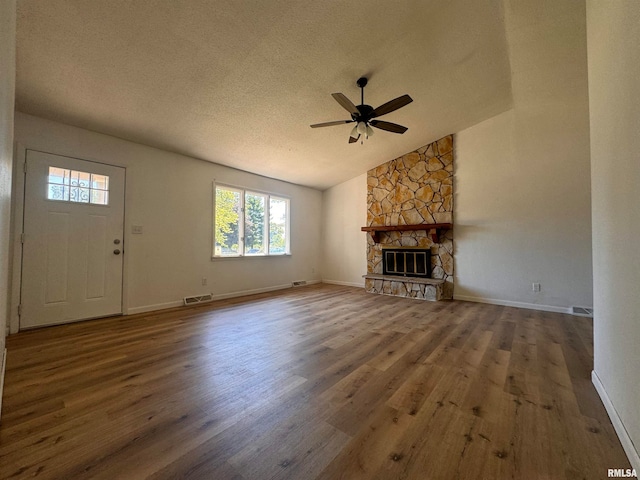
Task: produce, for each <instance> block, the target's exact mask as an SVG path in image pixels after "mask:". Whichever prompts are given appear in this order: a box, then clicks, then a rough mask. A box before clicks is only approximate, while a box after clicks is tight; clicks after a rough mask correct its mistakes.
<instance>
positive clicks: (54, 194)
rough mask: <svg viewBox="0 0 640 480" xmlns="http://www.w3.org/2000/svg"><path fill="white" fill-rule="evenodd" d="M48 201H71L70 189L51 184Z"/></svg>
mask: <svg viewBox="0 0 640 480" xmlns="http://www.w3.org/2000/svg"><path fill="white" fill-rule="evenodd" d="M47 199H48V200H62V201H69V187H65V186H64V185H52V184H49V190H48V192H47Z"/></svg>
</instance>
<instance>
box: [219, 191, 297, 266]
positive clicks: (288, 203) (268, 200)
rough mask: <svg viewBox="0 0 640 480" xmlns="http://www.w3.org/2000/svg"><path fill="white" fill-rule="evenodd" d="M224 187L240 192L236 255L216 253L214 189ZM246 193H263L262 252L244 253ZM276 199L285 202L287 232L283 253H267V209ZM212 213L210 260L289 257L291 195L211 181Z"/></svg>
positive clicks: (268, 215) (268, 214)
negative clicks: (239, 217) (263, 224)
mask: <svg viewBox="0 0 640 480" xmlns="http://www.w3.org/2000/svg"><path fill="white" fill-rule="evenodd" d="M218 187H219V188H224V189H227V190H231V191H236V192H239V193H240V200H241V207H240V208H241V211H242V218H241V220H240V221H239V222H238V223H239V224H238V236H239V238H240V239H241V240H240V242H239V245H238V251H239V253H238V254H237V255H216V234H215V232H216V190H217V188H218ZM247 193H249V194H256V195H264V196H265V197H266V202H265V226H264V228H265V231H264V237H265V238H266V239H267V243H266V247H265V249H266V252H265V253H262V254H245V253H244V249H245V245H244V238H245V237H244V227H245V223H246V219H245V201H246V195H247ZM272 198H273V199H277V200H284V201H285V202H286V216H285V232H286V233H287V235H286V237H285V251H284V253H269V240H270V234H271V232H270V229H269V223H270V222H269V217H270V211H269V209H270V208H271V199H272ZM212 203H213V214H212V216H211V218H212V221H213V225H212V229H211V235H212V245H211V247H212V251H211V260H216V261H217V260H228V259H235V258H273V257H290V256H291V197H289V196H287V195H283V194H281V193H275V192H268V191H264V190H259V189H255V188H249V187H242V186H238V185H233V184H230V183H219V182H215V181H214V182H213V202H212Z"/></svg>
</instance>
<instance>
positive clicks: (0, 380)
mask: <svg viewBox="0 0 640 480" xmlns="http://www.w3.org/2000/svg"><path fill="white" fill-rule="evenodd" d="M6 366H7V349H6V348H5V349H4V350H3V351H2V363H1V364H0V418H2V395H3V391H4V371H5V368H6Z"/></svg>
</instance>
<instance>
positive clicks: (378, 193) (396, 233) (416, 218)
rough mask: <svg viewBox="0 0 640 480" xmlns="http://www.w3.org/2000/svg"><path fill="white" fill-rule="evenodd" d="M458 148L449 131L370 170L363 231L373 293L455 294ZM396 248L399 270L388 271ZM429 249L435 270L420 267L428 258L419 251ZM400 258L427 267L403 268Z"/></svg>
mask: <svg viewBox="0 0 640 480" xmlns="http://www.w3.org/2000/svg"><path fill="white" fill-rule="evenodd" d="M453 153H454V152H453V136H452V135H448V136H446V137H443V138H441V139H440V140H438V141H436V142H433V143H431V144H429V145H425V146H424V147H422V148H419V149H418V150H415V151H413V152H410V153H407V154H406V155H403V156H402V157H400V158H396V159H394V160H391V161H389V162H387V163H383V164H382V165H379V166H378V167H376V168H373V169H371V170H369V172H368V173H367V226H366V227H363V228H362V230H364V231H367V274H366V275H364V278H365V288H366V290H367V291H368V292H371V293H380V294H385V295H395V296H400V297H411V298H419V299H423V300H441V299H450V298H452V297H453V226H452V224H453ZM390 249H393V251H395V252H397V254H396V255H394V256H393V261H394V262H395V264H394V269H393V270H392V271H390V270H389V269H388V268H387V269H386V271H384V263H386V262H383V258H384V255H386V254H387V253H388V252H389V251H391V250H390ZM425 250H426V251H429V252H430V260H429V261H430V265H429V268H427V269H426V270H429V274H425V272H424V270H425V269H423V267H421V266H420V259H421V258H424V257H420V256H419V255H415V253H416V252H420V251H425ZM398 255H400V256H398ZM390 258H391V257H388V258H387V259H390ZM399 262H404V263H403V264H402V265H401V266H402V268H403V269H404V270H406V269H409V270H421V271H420V272H418V273H419V274H417V275H415V274H414V273H416V272H406V271H402V270H399V269H398V266H399ZM407 273H409V274H407Z"/></svg>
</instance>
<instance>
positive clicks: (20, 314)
mask: <svg viewBox="0 0 640 480" xmlns="http://www.w3.org/2000/svg"><path fill="white" fill-rule="evenodd" d="M18 316H19V317H21V316H22V304H20V305H18Z"/></svg>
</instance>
